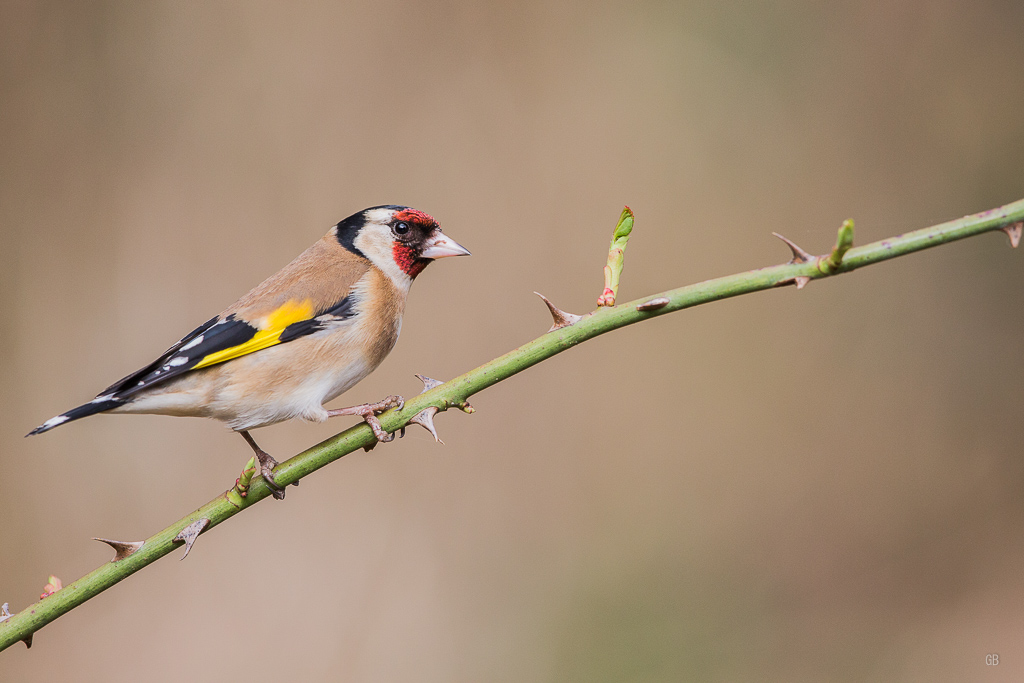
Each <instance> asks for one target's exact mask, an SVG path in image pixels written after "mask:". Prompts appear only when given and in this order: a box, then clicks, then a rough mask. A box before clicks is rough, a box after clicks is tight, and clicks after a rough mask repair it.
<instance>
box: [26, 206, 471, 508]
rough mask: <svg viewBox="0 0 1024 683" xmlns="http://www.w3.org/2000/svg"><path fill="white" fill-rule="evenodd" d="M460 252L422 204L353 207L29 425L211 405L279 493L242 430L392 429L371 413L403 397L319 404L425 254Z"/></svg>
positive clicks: (386, 326) (390, 342)
mask: <svg viewBox="0 0 1024 683" xmlns="http://www.w3.org/2000/svg"><path fill="white" fill-rule="evenodd" d="M465 255H469V252H468V251H467V250H466V249H465V248H463V247H462V246H460V245H459V244H457V243H456V242H455V241H453V240H451V239H450V238H448V237H447V236H445V235H444V234H442V233H441V227H440V225H438V223H437V221H435V220H434V219H433V218H432V217H430V216H429V215H427V214H425V213H423V212H422V211H418V210H416V209H412V208H409V207H406V206H390V205H389V206H375V207H372V208H369V209H366V210H364V211H360V212H359V213H356V214H354V215H352V216H349V217H348V218H346V219H345V220H343V221H341V222H340V223H338V224H337V225H335V226H334V227H333V228H331V230H330V231H329V232H328V233H327V234H326V235H325V236H324V237H323V238H322V239H321V240H320V241H319V242H317V243H316V244H314V245H313V246H311V247H310V248H309V249H307V250H306V251H304V252H303V253H302V254H300V255H299V257H298V258H296V259H295V260H294V261H292V262H291V263H289V264H288V265H287V266H285V267H284V268H282V269H281V270H280V271H278V272H277V273H276V274H275V275H272V276H271V277H269V278H268V279H266V280H265V281H263V282H262V283H261V284H259V285H258V286H257V287H255V288H254V289H253V290H252V291H250V292H249V293H248V294H246V295H245V296H243V297H242V298H241V299H239V300H238V301H236V302H235V303H234V304H232V305H231V306H230V307H228V308H227V309H226V310H225V311H224V312H223V313H221V314H220V315H218V316H216V317H214V318H211V319H210V320H208V321H207V322H205V323H204V324H202V325H200V326H199V327H197V328H196V329H195V330H193V331H192V332H190V333H189V334H187V335H186V336H185V337H183V338H182V339H181V341H179V342H178V343H177V344H175V345H174V346H172V347H171V348H169V349H168V350H167V351H166V352H164V354H163V355H162V356H160V357H159V358H157V359H156V360H155V361H153V362H152V363H150V364H149V365H147V366H146V367H144V368H142V369H141V370H139V371H137V372H134V373H132V374H130V375H128V376H127V377H125V378H124V379H121V380H119V381H117V382H115V383H114V384H112V385H111V386H109V387H107V388H106V389H105V390H103V391H102V392H100V394H99V395H98V396H97V397H96V398H94V399H93V400H92V401H90V402H89V403H86V404H84V405H81V406H79V407H77V408H73V409H71V410H69V411H67V412H66V413H62V414H60V415H58V416H56V417H53V418H50V419H49V420H47V421H46V422H44V423H43V424H41V425H40V426H38V427H36V428H35V429H33V430H32V431H31V432H29V434H28V435H27V436H31V435H33V434H41V433H43V432H45V431H49V430H50V429H53V428H54V427H57V426H59V425H62V424H64V423H66V422H70V421H72V420H77V419H78V418H81V417H86V416H88V415H94V414H96V413H104V412H107V413H150V414H159V415H177V416H194V417H212V418H215V419H217V420H221V421H223V422H225V423H227V425H228V426H229V427H231V428H232V429H234V430H235V431H237V432H238V433H239V434H241V435H242V436H243V437H244V438H245V440H246V442H247V443H248V444H249V445H250V446H251V447H252V449H253V451H255V453H256V457H257V458H258V459H259V461H260V470H261V473H262V474H263V476H264V478H265V479H266V480H267V483H268V485H270V487H271V489H272V490H273V491H274V496H275V497H277V498H283V497H284V491H283V490H282V489H281V487H279V486H277V485H276V483H275V482H274V478H273V474H272V470H273V468H274V466H275V465H276V464H277V461H276V460H274V458H272V457H271V456H270V455H269V454H268V453H266V452H265V451H263V450H262V449H261V448H260V447H259V446H257V445H256V442H255V441H254V440H253V438H252V436H250V434H249V430H250V429H255V428H256V427H264V426H266V425H271V424H274V423H276V422H281V421H283V420H288V419H290V418H293V417H301V418H303V419H306V420H311V421H314V422H322V421H324V420H326V419H327V418H328V417H335V416H337V415H359V416H362V417H363V419H364V420H366V421H367V422H368V423H369V424H370V426H371V427H372V428H373V431H374V434H375V435H376V436H377V439H378V440H380V441H390V440H391V439H393V438H394V435H390V436H389V435H388V434H386V433H385V432H384V430H383V429H382V428H381V426H380V422H379V421H378V420H377V418H376V415H377V414H378V413H380V412H383V411H385V410H387V409H389V408H392V407H399V408H400V407H401V405H402V399H401V397H397V396H389V397H388V398H387V399H385V400H384V401H381V402H379V403H368V404H363V405H358V406H353V407H351V408H340V409H335V410H327V409H326V408H324V406H323V404H324V403H325V402H326V401H330V400H331V399H333V398H335V397H336V396H339V395H341V394H342V393H344V392H345V391H347V390H348V389H350V388H351V387H352V386H354V385H355V384H356V383H357V382H358V381H359V380H361V379H363V378H364V377H366V376H367V375H368V374H370V373H371V372H372V371H373V370H374V369H375V368H376V367H377V366H378V365H380V362H381V361H382V360H384V357H385V356H387V355H388V352H390V351H391V349H392V348H393V347H394V345H395V342H396V341H397V340H398V333H399V331H400V330H401V329H402V314H403V312H404V311H405V300H406V297H407V296H408V294H409V288H410V287H411V286H412V281H413V280H414V279H415V278H416V276H417V275H419V274H420V272H421V271H422V270H423V269H424V268H425V267H426V266H427V264H429V263H430V262H431V261H432V260H434V259H439V258H444V257H446V256H465Z"/></svg>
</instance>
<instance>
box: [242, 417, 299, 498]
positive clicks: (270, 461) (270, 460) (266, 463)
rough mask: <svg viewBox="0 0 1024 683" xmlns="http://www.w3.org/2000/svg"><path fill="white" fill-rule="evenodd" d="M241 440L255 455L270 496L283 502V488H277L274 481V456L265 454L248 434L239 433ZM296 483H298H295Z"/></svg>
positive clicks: (275, 464)
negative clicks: (243, 440)
mask: <svg viewBox="0 0 1024 683" xmlns="http://www.w3.org/2000/svg"><path fill="white" fill-rule="evenodd" d="M239 434H241V435H242V438H244V439H245V441H246V443H248V444H249V447H250V448H252V450H253V453H255V454H256V459H257V460H259V461H260V474H262V475H263V480H264V481H266V482H267V488H269V489H270V494H271V495H272V496H274V498H276V499H277V500H284V487H283V486H279V485H278V483H277V482H276V481H275V480H274V468H275V467H276V466H277V460H274V456H272V455H270V453H267V452H266V451H265V450H263V449H262V448H260V447H259V446H257V445H256V442H255V441H254V440H253V438H252V437H251V436H249V432H245V431H243V432H239ZM295 483H298V482H295Z"/></svg>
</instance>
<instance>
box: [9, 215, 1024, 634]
mask: <svg viewBox="0 0 1024 683" xmlns="http://www.w3.org/2000/svg"><path fill="white" fill-rule="evenodd" d="M1021 220H1024V199H1022V200H1019V201H1016V202H1013V203H1012V204H1007V205H1006V206H1003V207H1001V208H998V209H992V210H990V211H984V212H982V213H979V214H975V215H972V216H965V217H964V218H960V219H957V220H953V221H949V222H946V223H941V224H939V225H935V226H932V227H930V228H924V229H921V230H916V231H914V232H908V233H906V234H903V235H898V236H896V237H892V238H890V239H886V240H881V241H879V242H872V243H871V244H865V245H864V246H861V247H853V248H850V249H849V250H846V251H845V253H842V254H840V256H839V258H840V259H841V260H840V261H839V263H838V264H837V265H835V267H834V268H832V267H829V268H826V269H825V270H827V271H828V272H823V270H822V268H821V267H820V264H821V263H822V262H823V261H824V260H826V259H827V257H821V258H819V259H816V260H815V261H811V262H807V263H791V264H785V265H778V266H771V267H768V268H761V269H758V270H751V271H747V272H745V273H738V274H735V275H728V276H725V277H720V278H715V279H713V280H707V281H705V282H699V283H696V284H693V285H688V286H686V287H679V288H678V289H672V290H669V291H667V292H662V293H660V294H655V295H650V296H646V297H643V298H642V299H637V300H636V301H632V302H629V303H627V304H622V305H619V306H614V307H602V308H599V309H598V310H596V311H595V312H593V313H590V314H588V315H586V316H584V317H583V319H582V320H580V321H578V322H576V323H574V324H572V325H568V326H566V327H561V328H558V329H555V330H552V331H551V332H548V333H546V334H543V335H541V336H540V337H537V338H536V339H534V340H533V341H530V342H527V343H526V344H523V345H522V346H520V347H519V348H517V349H514V350H512V351H509V352H508V353H506V354H505V355H503V356H501V357H500V358H496V359H494V360H492V361H490V362H488V363H485V364H484V365H481V366H480V367H478V368H476V369H474V370H470V371H469V372H467V373H465V374H463V375H460V376H458V377H456V378H455V379H452V380H450V381H448V382H445V383H444V384H442V385H440V386H438V387H436V388H434V389H431V390H429V391H426V392H424V393H422V394H420V395H419V396H416V397H415V398H413V399H412V400H410V401H408V402H407V403H406V404H405V407H404V408H403V409H402V410H401V411H394V410H392V411H389V412H387V413H385V414H383V415H381V416H380V422H381V425H382V426H383V428H384V429H385V430H386V431H388V432H394V431H396V430H398V429H399V428H401V427H404V426H406V425H407V424H408V423H409V421H410V420H411V419H412V418H413V417H415V416H416V415H417V414H418V413H420V411H422V410H424V409H425V408H428V407H430V406H433V407H436V408H437V409H438V410H439V411H444V410H447V409H448V408H458V407H459V406H460V405H463V404H464V403H465V401H466V400H467V399H468V398H469V397H470V396H472V395H473V394H475V393H477V392H479V391H482V390H483V389H486V388H487V387H490V386H492V385H494V384H497V383H498V382H501V381H503V380H505V379H508V378H509V377H511V376H512V375H515V374H517V373H519V372H522V371H523V370H525V369H527V368H529V367H532V366H534V365H536V364H537V363H540V362H541V361H543V360H546V359H548V358H551V357H552V356H554V355H556V354H558V353H561V352H562V351H565V350H567V349H570V348H572V347H573V346H576V345H577V344H579V343H581V342H584V341H586V340H588V339H592V338H593V337H596V336H598V335H601V334H605V333H606V332H611V331H612V330H617V329H619V328H621V327H625V326H627V325H632V324H634V323H638V322H641V321H643V320H647V319H650V318H654V317H657V316H661V315H665V314H667V313H671V312H673V311H680V310H683V309H685V308H690V307H692V306H697V305H700V304H705V303H709V302H712V301H718V300H721V299H727V298H730V297H734V296H739V295H741V294H748V293H751V292H757V291H760V290H764V289H771V288H773V287H777V286H780V285H783V284H792V283H794V282H795V281H796V278H798V277H799V278H810V279H812V280H814V279H820V278H824V277H830V276H832V275H838V274H840V273H846V272H849V271H852V270H856V269H857V268H863V267H864V266H868V265H872V264H874V263H880V262H882V261H887V260H889V259H891V258H896V257H897V256H904V255H906V254H910V253H913V252H916V251H921V250H923V249H928V248H930V247H936V246H939V245H940V244H946V243H948V242H953V241H955V240H959V239H963V238H966V237H971V236H973V235H978V234H981V233H985V232H991V231H994V230H1001V229H1002V228H1004V227H1006V226H1008V225H1010V224H1012V223H1015V222H1017V221H1021ZM842 246H846V245H842ZM837 260H838V259H837ZM829 265H830V266H831V265H832V264H831V263H830V264H829ZM652 296H653V297H659V298H665V299H667V300H668V303H667V304H666V305H664V306H661V307H659V308H656V309H653V310H637V306H638V305H641V304H642V303H643V302H645V301H648V300H650V299H651V298H652ZM375 443H376V438H375V437H374V435H373V432H372V430H371V429H370V427H369V426H368V425H366V424H360V425H357V426H355V427H352V428H350V429H347V430H345V431H344V432H342V433H340V434H338V435H336V436H334V437H331V438H329V439H327V440H326V441H323V442H322V443H319V444H317V445H316V446H313V447H312V448H310V449H308V450H306V451H304V452H302V453H300V454H298V455H296V456H295V457H293V458H291V459H289V460H287V461H285V462H283V463H281V464H280V465H279V466H278V467H277V469H275V471H274V476H275V478H276V480H277V483H278V484H279V485H288V484H291V483H294V482H295V481H298V480H299V479H300V478H302V477H304V476H306V475H308V474H310V473H312V472H314V471H316V470H318V469H320V468H321V467H323V466H325V465H327V464H329V463H331V462H334V461H335V460H338V459H339V458H341V457H343V456H345V455H347V454H349V453H351V452H352V451H355V450H357V449H359V448H363V447H366V446H371V445H372V444H375ZM232 491H233V490H229V491H225V492H224V493H222V494H220V495H219V496H217V497H216V498H214V499H213V500H211V501H210V502H209V503H207V504H206V505H204V506H202V507H201V508H199V509H198V510H196V511H194V512H192V513H191V514H189V515H187V516H186V517H184V518H182V519H180V520H178V521H177V522H175V523H174V524H171V525H170V526H168V527H167V528H166V529H164V530H163V531H160V532H159V533H157V534H155V535H153V536H151V537H150V538H148V539H147V540H146V541H145V543H144V545H143V546H142V547H141V548H140V549H139V550H137V551H136V552H134V553H132V554H131V555H129V556H128V557H125V558H124V559H121V560H117V561H110V562H107V563H106V564H104V565H103V566H101V567H99V568H98V569H96V570H94V571H92V572H91V573H89V574H86V575H85V576H83V577H82V578H80V579H78V580H77V581H75V582H73V583H70V584H68V585H66V586H64V588H63V589H61V590H59V591H57V592H56V593H54V594H52V595H50V596H48V597H46V598H44V599H42V600H40V601H39V602H37V603H35V604H33V605H31V606H29V607H27V608H25V609H24V610H22V611H21V612H19V613H17V614H15V615H14V616H12V617H10V618H9V619H5V620H4V621H2V622H0V650H3V649H6V648H7V647H9V646H11V645H12V644H14V643H17V642H18V641H22V640H26V639H29V638H31V636H32V634H33V633H35V632H36V631H38V630H39V629H41V628H42V627H43V626H45V625H46V624H48V623H50V622H51V621H53V620H54V619H56V618H58V617H60V616H61V615H63V614H65V613H67V612H69V611H70V610H72V609H74V608H75V607H77V606H78V605H81V604H82V603H84V602H86V601H87V600H89V599H90V598H93V597H95V596H96V595H98V594H100V593H101V592H103V591H104V590H106V589H107V588H110V587H111V586H113V585H114V584H116V583H118V582H119V581H121V580H123V579H125V578H127V577H128V576H130V575H132V574H134V573H135V572H137V571H139V570H140V569H142V568H143V567H145V566H147V565H149V564H150V563H152V562H155V561H156V560H158V559H160V558H161V557H163V556H165V555H168V554H169V553H171V552H173V551H174V550H175V549H176V548H181V547H183V543H182V542H180V541H175V540H174V539H175V537H176V536H177V535H178V534H179V532H181V531H182V529H184V528H186V527H188V526H189V525H190V524H193V523H195V522H196V521H197V520H200V519H204V518H205V519H208V520H210V521H209V524H208V525H207V526H206V528H205V531H209V530H210V529H212V528H214V527H216V526H217V525H219V524H220V523H222V522H224V521H225V520H227V519H230V518H231V517H233V516H234V515H236V514H238V513H239V512H241V511H242V510H245V509H246V508H248V507H251V506H252V505H255V504H256V503H258V502H259V501H261V500H263V499H264V498H266V497H268V496H269V495H270V489H269V488H267V485H266V482H265V481H264V480H263V478H262V477H257V478H254V479H253V481H252V484H251V485H250V487H249V490H248V494H247V495H246V497H245V498H241V497H240V496H238V495H233V496H232V495H231V493H232Z"/></svg>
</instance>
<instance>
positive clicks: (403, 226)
mask: <svg viewBox="0 0 1024 683" xmlns="http://www.w3.org/2000/svg"><path fill="white" fill-rule="evenodd" d="M407 232H409V224H408V223H395V234H396V235H404V234H405V233H407Z"/></svg>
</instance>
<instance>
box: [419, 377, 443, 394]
mask: <svg viewBox="0 0 1024 683" xmlns="http://www.w3.org/2000/svg"><path fill="white" fill-rule="evenodd" d="M416 379H418V380H419V381H421V382H423V391H421V392H420V393H421V394H425V393H427V392H428V391H430V390H431V389H433V388H435V387H439V386H441V385H442V384H444V382H442V381H440V380H436V379H433V378H431V377H427V376H426V375H416Z"/></svg>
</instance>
